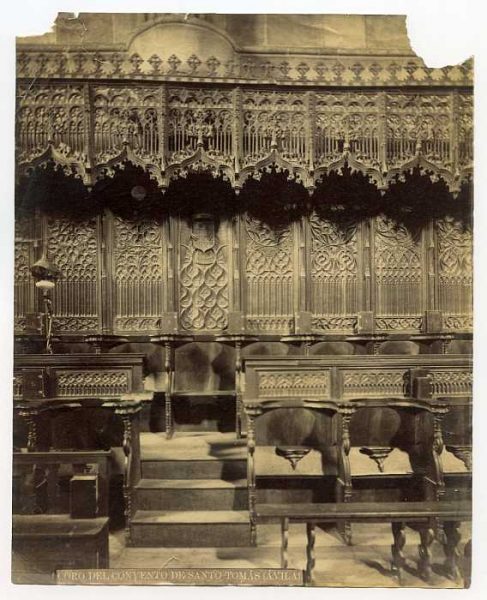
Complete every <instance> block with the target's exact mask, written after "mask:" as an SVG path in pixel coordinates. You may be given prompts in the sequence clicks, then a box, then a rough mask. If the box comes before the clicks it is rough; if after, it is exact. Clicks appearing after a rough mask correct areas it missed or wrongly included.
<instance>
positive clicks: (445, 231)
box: [436, 219, 473, 330]
mask: <svg viewBox="0 0 487 600" xmlns="http://www.w3.org/2000/svg"><path fill="white" fill-rule="evenodd" d="M436 245H437V272H438V310H441V311H442V312H443V326H444V327H445V329H451V330H464V329H467V330H468V329H471V328H472V326H473V323H472V293H473V290H472V283H473V282H472V277H473V248H472V231H471V229H470V228H467V227H463V226H462V225H461V224H460V223H457V222H455V221H454V220H452V219H445V220H442V221H438V222H437V223H436Z"/></svg>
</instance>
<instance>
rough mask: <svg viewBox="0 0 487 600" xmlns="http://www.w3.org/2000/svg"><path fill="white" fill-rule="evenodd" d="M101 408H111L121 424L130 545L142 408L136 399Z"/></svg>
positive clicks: (124, 487)
mask: <svg viewBox="0 0 487 600" xmlns="http://www.w3.org/2000/svg"><path fill="white" fill-rule="evenodd" d="M103 408H109V409H111V410H113V412H114V413H115V414H116V415H119V416H120V417H121V419H122V424H123V439H122V449H123V453H124V458H125V460H124V469H123V498H124V515H125V540H126V545H127V546H130V545H131V538H130V524H131V521H132V517H133V503H132V493H133V489H134V487H135V486H136V485H137V483H138V482H139V481H140V477H141V466H140V435H139V413H140V411H141V409H142V403H141V402H140V401H137V400H121V401H116V402H106V403H104V404H103Z"/></svg>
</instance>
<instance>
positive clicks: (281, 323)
mask: <svg viewBox="0 0 487 600" xmlns="http://www.w3.org/2000/svg"><path fill="white" fill-rule="evenodd" d="M245 237H246V257H245V265H246V267H245V270H246V273H245V274H246V280H247V292H246V307H247V323H248V327H249V329H250V330H254V331H264V332H265V331H280V332H288V331H289V330H290V328H291V327H292V323H293V313H294V307H293V293H294V284H293V246H294V230H293V229H292V227H286V228H284V229H273V228H271V227H269V225H267V224H266V223H262V222H261V221H258V220H257V219H254V218H253V217H250V216H248V215H247V216H246V217H245Z"/></svg>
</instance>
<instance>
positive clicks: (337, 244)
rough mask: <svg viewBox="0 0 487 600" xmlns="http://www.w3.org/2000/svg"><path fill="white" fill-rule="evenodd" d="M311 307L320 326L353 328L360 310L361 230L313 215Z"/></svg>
mask: <svg viewBox="0 0 487 600" xmlns="http://www.w3.org/2000/svg"><path fill="white" fill-rule="evenodd" d="M309 223H310V231H311V308H312V312H313V327H314V328H315V329H317V330H351V329H353V325H354V323H355V319H356V314H357V311H358V310H359V297H358V293H359V284H358V233H357V226H356V225H355V224H353V223H349V224H348V225H347V226H343V227H338V226H337V225H336V224H334V223H331V222H330V221H323V220H321V219H320V218H319V217H318V216H317V215H316V214H313V215H312V216H311V217H310V221H309Z"/></svg>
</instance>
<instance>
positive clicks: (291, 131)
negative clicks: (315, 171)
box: [242, 91, 307, 166]
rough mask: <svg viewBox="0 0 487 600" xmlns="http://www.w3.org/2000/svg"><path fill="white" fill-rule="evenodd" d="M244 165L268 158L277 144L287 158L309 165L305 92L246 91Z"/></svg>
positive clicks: (244, 104)
mask: <svg viewBox="0 0 487 600" xmlns="http://www.w3.org/2000/svg"><path fill="white" fill-rule="evenodd" d="M242 109H243V124H242V127H243V154H244V156H243V166H245V165H246V164H254V163H256V162H257V161H258V160H260V159H262V158H264V157H265V156H267V155H268V154H269V152H270V151H271V146H272V145H273V144H275V146H276V147H277V149H278V150H279V152H280V154H281V155H282V156H283V158H285V159H286V160H289V161H291V162H295V163H302V164H306V162H307V149H306V126H307V115H306V107H305V96H304V94H297V93H293V92H264V91H251V92H245V93H243V94H242Z"/></svg>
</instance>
